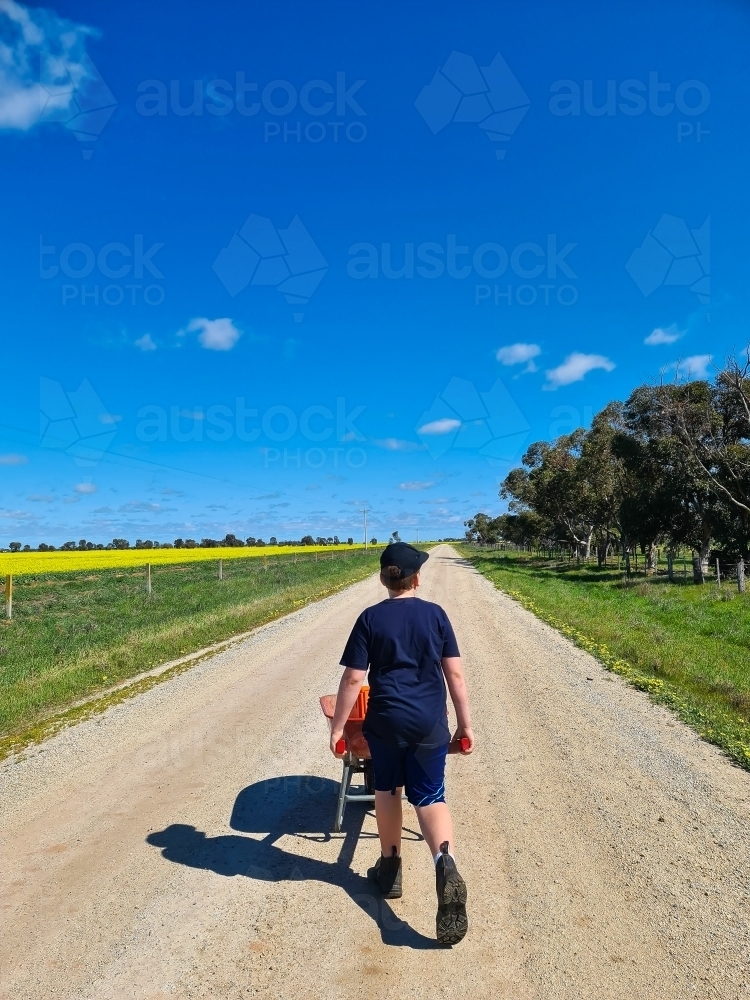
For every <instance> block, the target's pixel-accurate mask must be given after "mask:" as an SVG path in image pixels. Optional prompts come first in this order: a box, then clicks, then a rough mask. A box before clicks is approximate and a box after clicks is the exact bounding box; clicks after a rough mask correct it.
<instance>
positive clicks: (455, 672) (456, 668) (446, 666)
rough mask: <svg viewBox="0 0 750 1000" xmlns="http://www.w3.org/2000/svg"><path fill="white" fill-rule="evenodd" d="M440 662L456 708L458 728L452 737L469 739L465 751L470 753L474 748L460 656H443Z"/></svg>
mask: <svg viewBox="0 0 750 1000" xmlns="http://www.w3.org/2000/svg"><path fill="white" fill-rule="evenodd" d="M440 662H441V665H442V667H443V674H444V675H445V683H446V684H447V685H448V691H449V693H450V696H451V701H452V702H453V707H454V708H455V710H456V721H457V722H458V728H457V729H456V733H455V735H454V737H453V738H454V739H461V737H464V736H465V737H467V738H468V740H469V749H468V750H467V751H465V752H466V753H471V751H472V750H473V749H474V730H473V729H472V728H471V712H470V710H469V692H468V691H467V690H466V681H465V679H464V672H463V669H462V667H461V657H460V656H444V657H443V658H442V660H441V661H440Z"/></svg>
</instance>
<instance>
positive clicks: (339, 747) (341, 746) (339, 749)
mask: <svg viewBox="0 0 750 1000" xmlns="http://www.w3.org/2000/svg"><path fill="white" fill-rule="evenodd" d="M336 753H346V740H345V739H344V737H343V736H342V737H341V739H340V740H336Z"/></svg>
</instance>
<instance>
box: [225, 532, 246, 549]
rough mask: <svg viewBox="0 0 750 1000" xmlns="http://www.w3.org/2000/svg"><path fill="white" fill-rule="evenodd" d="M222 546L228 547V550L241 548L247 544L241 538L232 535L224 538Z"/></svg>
mask: <svg viewBox="0 0 750 1000" xmlns="http://www.w3.org/2000/svg"><path fill="white" fill-rule="evenodd" d="M221 544H222V545H225V546H227V548H241V547H242V546H243V545H244V544H245V543H244V542H243V541H242V539H241V538H238V537H237V536H236V535H233V534H231V533H230V534H227V535H226V536H225V537H224V539H223V540H222V542H221Z"/></svg>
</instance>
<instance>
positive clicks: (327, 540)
mask: <svg viewBox="0 0 750 1000" xmlns="http://www.w3.org/2000/svg"><path fill="white" fill-rule="evenodd" d="M326 543H327V544H328V545H334V544H335V542H334V540H333V538H331V537H330V536H329V537H328V538H326Z"/></svg>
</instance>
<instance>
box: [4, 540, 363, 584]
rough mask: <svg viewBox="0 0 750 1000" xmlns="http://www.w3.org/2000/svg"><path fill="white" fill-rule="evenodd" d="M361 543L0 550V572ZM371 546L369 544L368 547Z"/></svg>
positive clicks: (247, 555) (306, 551) (336, 548)
mask: <svg viewBox="0 0 750 1000" xmlns="http://www.w3.org/2000/svg"><path fill="white" fill-rule="evenodd" d="M363 548H364V545H284V546H282V545H261V546H252V547H249V548H248V547H243V548H239V547H238V548H223V547H222V548H214V549H199V548H195V549H93V550H92V551H90V552H60V551H56V552H3V553H0V575H2V576H5V575H6V574H8V573H12V574H13V576H30V575H31V574H36V573H75V572H78V571H85V570H96V569H120V568H126V567H128V566H145V565H146V563H151V565H152V566H166V565H171V564H174V563H188V562H205V561H211V560H213V561H214V562H216V560H218V559H257V558H259V557H261V556H283V555H294V554H295V553H298V554H301V555H312V554H313V553H314V552H325V553H330V552H341V551H346V552H350V551H352V550H353V549H363ZM370 548H373V546H370Z"/></svg>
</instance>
